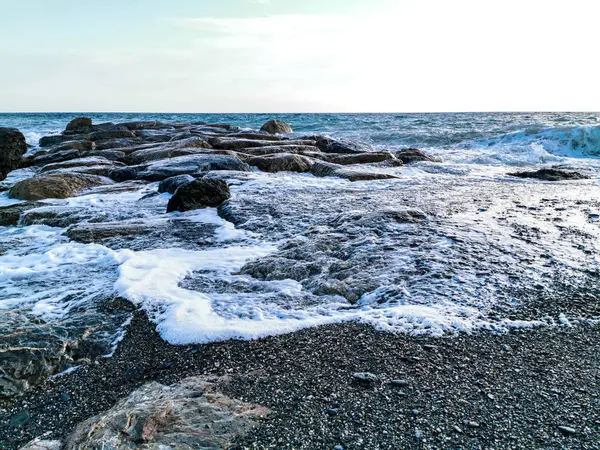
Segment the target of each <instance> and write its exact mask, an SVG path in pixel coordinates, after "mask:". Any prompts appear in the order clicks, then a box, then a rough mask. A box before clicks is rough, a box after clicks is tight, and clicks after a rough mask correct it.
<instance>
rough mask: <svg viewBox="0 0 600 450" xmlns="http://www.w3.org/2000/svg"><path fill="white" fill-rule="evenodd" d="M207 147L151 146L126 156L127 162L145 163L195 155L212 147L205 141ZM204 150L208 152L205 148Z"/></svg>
mask: <svg viewBox="0 0 600 450" xmlns="http://www.w3.org/2000/svg"><path fill="white" fill-rule="evenodd" d="M204 143H205V144H206V147H204V148H200V147H183V148H181V147H178V146H170V147H159V148H149V149H145V150H138V151H136V152H133V153H130V154H129V155H127V157H126V158H125V162H126V163H127V164H144V163H147V162H151V161H156V160H159V159H166V158H175V157H177V156H186V155H193V154H197V153H202V152H203V150H204V149H210V148H211V147H210V145H209V144H208V142H206V141H204ZM204 152H206V151H205V150H204Z"/></svg>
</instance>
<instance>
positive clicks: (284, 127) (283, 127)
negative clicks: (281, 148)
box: [260, 120, 294, 134]
mask: <svg viewBox="0 0 600 450" xmlns="http://www.w3.org/2000/svg"><path fill="white" fill-rule="evenodd" d="M260 131H266V132H267V133H270V134H287V133H293V132H294V130H292V127H290V126H289V125H288V124H287V123H285V122H284V121H283V120H269V121H268V122H267V123H265V124H264V125H263V126H262V127H260Z"/></svg>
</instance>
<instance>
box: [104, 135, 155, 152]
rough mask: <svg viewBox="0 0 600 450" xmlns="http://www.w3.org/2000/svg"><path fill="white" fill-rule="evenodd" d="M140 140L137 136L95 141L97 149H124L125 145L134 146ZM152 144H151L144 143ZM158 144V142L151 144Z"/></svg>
mask: <svg viewBox="0 0 600 450" xmlns="http://www.w3.org/2000/svg"><path fill="white" fill-rule="evenodd" d="M141 143H142V140H140V139H138V138H120V139H107V140H103V141H99V142H97V143H96V149H97V150H113V149H124V148H127V147H135V146H137V145H140V144H141ZM146 145H152V144H146ZM153 145H160V144H153Z"/></svg>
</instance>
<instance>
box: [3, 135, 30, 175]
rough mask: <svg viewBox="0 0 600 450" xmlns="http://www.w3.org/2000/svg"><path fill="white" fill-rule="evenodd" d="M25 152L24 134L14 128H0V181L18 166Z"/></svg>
mask: <svg viewBox="0 0 600 450" xmlns="http://www.w3.org/2000/svg"><path fill="white" fill-rule="evenodd" d="M25 153H27V143H26V142H25V136H23V133H21V132H20V131H19V130H17V129H16V128H0V181H2V180H4V179H5V178H6V175H8V173H9V172H11V171H12V170H15V169H17V168H19V164H20V162H21V159H22V158H23V155H24V154H25Z"/></svg>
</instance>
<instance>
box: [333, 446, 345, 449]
mask: <svg viewBox="0 0 600 450" xmlns="http://www.w3.org/2000/svg"><path fill="white" fill-rule="evenodd" d="M333 450H344V446H343V445H336V446H335V447H333Z"/></svg>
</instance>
